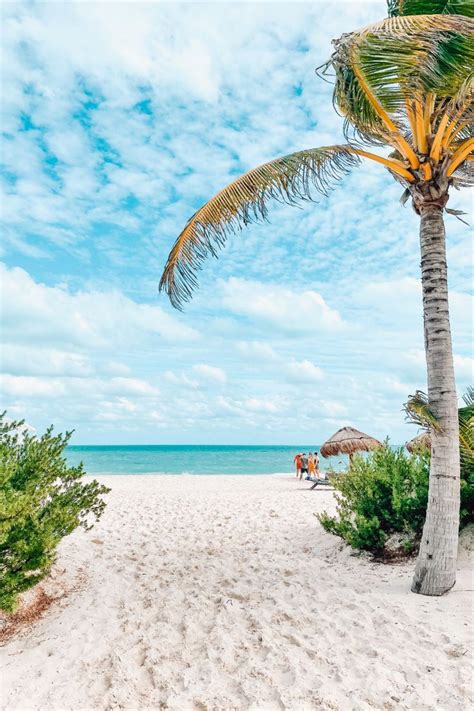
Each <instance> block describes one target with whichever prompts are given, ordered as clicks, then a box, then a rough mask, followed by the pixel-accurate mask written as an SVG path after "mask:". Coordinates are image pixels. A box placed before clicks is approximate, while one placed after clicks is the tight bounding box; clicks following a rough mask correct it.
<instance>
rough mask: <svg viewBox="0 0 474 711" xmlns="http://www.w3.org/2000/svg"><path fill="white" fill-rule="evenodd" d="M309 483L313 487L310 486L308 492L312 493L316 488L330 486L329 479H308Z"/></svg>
mask: <svg viewBox="0 0 474 711" xmlns="http://www.w3.org/2000/svg"><path fill="white" fill-rule="evenodd" d="M310 481H312V482H313V486H310V488H309V489H308V491H312V490H313V489H316V487H318V486H331V481H330V480H329V479H326V478H324V479H310Z"/></svg>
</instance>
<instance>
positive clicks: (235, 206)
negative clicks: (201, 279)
mask: <svg viewBox="0 0 474 711" xmlns="http://www.w3.org/2000/svg"><path fill="white" fill-rule="evenodd" d="M358 163H359V158H358V156H357V155H354V153H353V152H351V149H350V146H326V147H324V148H311V149H309V150H305V151H298V152H297V153H292V154H290V155H287V156H284V157H282V158H277V159H276V160H272V161H270V162H269V163H265V164H264V165H261V166H259V167H258V168H255V169H254V170H251V171H250V172H248V173H245V175H243V176H241V177H240V178H237V180H234V182H232V183H231V184H230V185H228V186H227V187H226V188H224V190H222V191H221V192H220V193H218V194H217V195H216V196H215V197H214V198H212V200H209V202H207V203H206V204H205V205H204V206H203V207H201V208H200V209H199V210H198V211H197V212H196V213H195V214H194V215H193V217H192V218H191V219H190V220H189V222H188V223H187V225H186V227H185V228H184V230H183V231H182V232H181V234H180V235H179V237H178V239H177V240H176V242H175V244H174V246H173V249H172V250H171V252H170V255H169V257H168V261H167V263H166V266H165V270H164V272H163V276H162V277H161V281H160V291H161V290H164V291H165V292H166V293H167V294H168V296H169V297H170V301H171V303H172V304H173V306H175V307H176V308H182V305H183V303H184V302H186V301H189V299H190V298H191V295H192V292H193V290H194V289H195V288H196V286H197V278H196V277H197V272H198V270H199V269H200V268H201V264H202V262H203V261H204V260H205V259H206V257H207V256H209V255H212V256H214V257H216V256H217V253H218V250H219V249H221V248H222V247H223V246H224V244H225V242H226V239H227V237H228V236H229V234H231V233H235V232H236V231H238V230H240V229H241V228H242V227H243V226H245V225H248V224H250V223H252V222H259V221H262V220H265V219H267V214H268V209H267V202H268V201H269V200H270V199H275V200H278V201H280V202H284V203H288V204H290V205H295V204H297V203H299V202H301V201H303V200H312V199H313V192H314V191H316V192H319V193H322V194H323V195H327V193H328V191H329V190H330V189H331V188H332V187H333V186H334V184H335V182H337V180H339V179H340V178H342V177H343V176H344V175H345V174H346V173H348V172H349V170H350V169H351V168H352V167H354V166H355V165H357V164H358Z"/></svg>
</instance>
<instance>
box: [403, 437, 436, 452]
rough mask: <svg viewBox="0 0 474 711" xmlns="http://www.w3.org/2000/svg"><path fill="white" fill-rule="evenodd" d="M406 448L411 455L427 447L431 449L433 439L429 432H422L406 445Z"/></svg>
mask: <svg viewBox="0 0 474 711" xmlns="http://www.w3.org/2000/svg"><path fill="white" fill-rule="evenodd" d="M405 447H406V448H407V449H408V451H409V452H410V454H412V453H413V452H414V451H415V450H417V449H420V448H421V447H426V448H427V449H431V437H430V435H429V432H422V433H421V434H419V435H417V436H416V437H413V439H411V440H410V441H409V442H407V443H406V445H405Z"/></svg>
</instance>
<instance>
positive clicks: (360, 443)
mask: <svg viewBox="0 0 474 711" xmlns="http://www.w3.org/2000/svg"><path fill="white" fill-rule="evenodd" d="M381 444H382V443H381V442H379V441H378V439H375V438H374V437H370V435H367V434H364V433H363V432H359V430H356V429H354V427H342V428H341V429H340V430H338V431H337V432H336V433H335V434H333V436H332V437H330V438H329V439H328V440H327V441H326V442H325V443H324V444H323V445H322V447H321V450H320V452H321V454H322V455H323V457H333V456H336V455H338V454H348V455H349V459H352V455H353V454H354V453H355V452H370V450H372V449H375V448H376V447H380V445H381Z"/></svg>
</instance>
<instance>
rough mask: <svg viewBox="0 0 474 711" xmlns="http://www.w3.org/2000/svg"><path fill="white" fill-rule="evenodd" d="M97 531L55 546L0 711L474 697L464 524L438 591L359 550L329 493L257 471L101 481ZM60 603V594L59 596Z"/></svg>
mask: <svg viewBox="0 0 474 711" xmlns="http://www.w3.org/2000/svg"><path fill="white" fill-rule="evenodd" d="M98 478H100V480H101V481H104V482H105V483H107V484H108V485H109V486H111V487H112V488H113V491H112V493H111V494H110V495H109V497H108V499H109V505H108V507H107V510H106V513H105V514H104V516H103V518H102V520H101V521H100V523H99V524H98V525H97V526H96V527H95V528H94V529H93V530H92V531H91V532H89V533H84V532H82V531H81V532H76V533H74V534H73V535H72V536H70V537H69V538H66V539H65V540H64V541H63V542H62V544H61V546H60V554H59V559H58V563H57V566H56V568H55V572H54V576H53V580H52V581H50V582H49V583H48V584H47V586H46V588H47V590H48V591H49V592H51V591H53V592H54V591H56V594H57V595H58V599H57V600H56V601H55V602H54V603H53V604H52V605H51V606H50V607H49V608H48V609H47V610H46V611H45V613H44V614H43V615H42V617H41V618H40V619H38V620H37V621H36V622H34V623H33V624H32V625H31V626H29V627H23V628H22V629H21V630H20V631H19V632H18V633H17V634H16V636H15V637H13V638H10V639H9V640H8V641H7V642H6V643H5V644H4V646H3V647H2V648H1V649H0V655H1V667H2V670H3V672H2V691H1V701H2V704H1V708H2V709H5V710H6V709H8V710H9V711H10V710H11V711H13V710H20V709H21V710H26V709H28V710H30V709H31V710H32V709H38V710H39V709H41V710H46V709H47V710H48V711H56V710H57V711H66V710H71V711H79V710H80V709H94V710H95V709H100V710H102V709H154V710H155V709H159V708H162V709H170V710H173V711H188V710H189V711H191V710H196V711H197V710H201V711H202V710H205V709H206V710H214V709H216V710H217V709H219V710H221V709H222V710H224V709H226V710H227V709H245V710H252V711H256V710H257V709H258V710H260V709H262V710H263V709H268V710H271V711H273V710H275V711H276V710H280V709H291V710H295V711H296V710H297V711H302V710H305V709H341V711H345V710H346V709H412V710H414V709H416V711H423V710H424V709H443V710H453V711H454V710H455V709H456V710H457V709H459V711H461V709H462V710H464V709H466V708H469V707H470V706H471V705H472V703H473V702H474V699H473V698H472V696H471V694H472V681H473V677H472V633H473V629H472V619H473V618H472V612H473V607H472V604H473V593H472V589H473V587H474V585H473V579H472V572H471V571H472V555H473V548H474V545H473V538H472V530H471V532H468V533H467V534H466V535H464V536H463V547H462V551H461V555H460V558H459V571H458V581H457V583H456V586H455V588H454V589H453V590H452V591H451V592H450V593H449V594H448V595H447V596H445V597H442V598H427V597H422V596H418V595H413V594H412V593H410V592H409V586H410V580H411V575H412V571H413V562H411V563H409V564H403V565H393V566H387V565H382V564H378V563H374V562H373V561H371V560H370V559H369V558H368V557H366V556H354V555H351V554H350V550H349V549H347V548H345V547H344V546H343V545H342V544H341V542H340V541H339V539H336V538H334V537H332V536H330V535H329V534H327V533H325V532H324V531H323V530H322V528H321V526H320V525H319V523H318V522H317V520H316V518H315V517H314V512H315V511H319V510H321V509H322V508H333V507H334V500H333V496H332V493H331V492H329V491H326V492H323V491H321V490H316V491H308V488H309V485H308V483H307V482H299V483H297V482H296V481H295V480H294V479H292V478H290V477H277V476H275V477H264V476H255V477H251V476H225V477H224V476H222V477H219V476H206V477H197V476H194V477H193V476H182V477H178V476H113V477H98ZM61 595H62V596H61Z"/></svg>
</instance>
